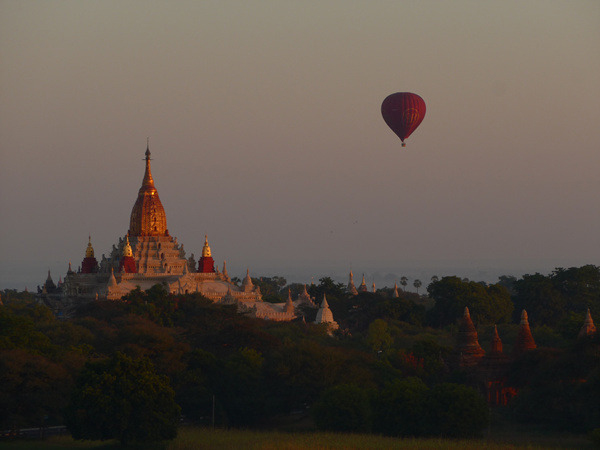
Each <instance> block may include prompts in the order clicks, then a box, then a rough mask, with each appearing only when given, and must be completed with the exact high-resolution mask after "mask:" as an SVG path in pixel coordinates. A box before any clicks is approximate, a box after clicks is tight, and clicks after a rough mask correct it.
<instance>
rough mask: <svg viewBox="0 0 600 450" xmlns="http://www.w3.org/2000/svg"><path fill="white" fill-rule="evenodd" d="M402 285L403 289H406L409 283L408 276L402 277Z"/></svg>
mask: <svg viewBox="0 0 600 450" xmlns="http://www.w3.org/2000/svg"><path fill="white" fill-rule="evenodd" d="M400 285H401V286H402V290H403V291H406V286H407V285H408V278H406V277H402V278H400Z"/></svg>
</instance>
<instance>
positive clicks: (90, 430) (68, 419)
mask: <svg viewBox="0 0 600 450" xmlns="http://www.w3.org/2000/svg"><path fill="white" fill-rule="evenodd" d="M174 397H175V396H174V392H173V389H171V387H170V385H169V380H168V378H167V377H165V376H160V375H157V374H156V372H155V371H154V368H153V367H152V365H151V364H150V362H149V361H148V360H147V359H132V358H129V357H127V356H125V355H123V354H122V353H117V354H115V356H113V357H112V358H111V359H110V360H108V361H102V362H98V363H89V364H86V366H85V369H84V370H83V372H82V373H81V375H80V376H79V378H78V380H77V385H76V387H75V389H74V391H73V395H72V397H71V401H70V403H69V405H68V407H67V409H66V411H65V423H66V425H67V427H68V429H69V431H70V432H71V434H72V435H73V437H74V438H75V439H92V440H105V439H118V440H119V441H120V442H121V444H124V445H127V444H131V443H137V442H140V443H143V442H153V441H162V440H168V439H173V438H174V437H175V436H176V434H177V425H178V422H179V414H180V408H179V406H177V404H176V403H175V399H174Z"/></svg>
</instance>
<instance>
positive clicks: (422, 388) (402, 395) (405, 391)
mask: <svg viewBox="0 0 600 450" xmlns="http://www.w3.org/2000/svg"><path fill="white" fill-rule="evenodd" d="M428 391H429V388H428V387H427V386H426V385H425V383H423V381H421V380H420V379H419V378H414V377H411V378H405V379H403V380H395V381H393V382H392V383H390V384H388V385H387V386H386V387H385V388H384V389H382V390H381V392H380V393H379V395H378V396H377V400H376V402H375V414H374V421H373V430H374V431H375V432H378V433H382V434H385V435H388V436H420V435H422V434H424V433H425V431H426V429H425V427H424V421H425V412H426V402H427V394H428Z"/></svg>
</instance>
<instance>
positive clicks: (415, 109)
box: [381, 92, 426, 146]
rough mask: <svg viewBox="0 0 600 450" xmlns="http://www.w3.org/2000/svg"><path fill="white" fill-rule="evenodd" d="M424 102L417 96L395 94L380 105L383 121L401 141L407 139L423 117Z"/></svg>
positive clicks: (404, 93)
mask: <svg viewBox="0 0 600 450" xmlns="http://www.w3.org/2000/svg"><path fill="white" fill-rule="evenodd" d="M425 110H426V108H425V102H424V101H423V99H422V98H421V97H419V96H418V95H417V94H411V93H410V92H396V93H395V94H391V95H388V96H387V97H386V98H385V100H384V101H383V103H382V104H381V115H382V116H383V120H385V123H387V124H388V126H389V127H390V128H391V129H392V131H393V132H394V133H396V135H398V137H399V138H400V140H401V141H402V146H404V145H405V144H404V139H406V138H407V137H409V136H410V135H411V134H412V132H413V131H415V129H416V128H417V127H418V126H419V125H420V123H421V122H422V121H423V118H424V117H425Z"/></svg>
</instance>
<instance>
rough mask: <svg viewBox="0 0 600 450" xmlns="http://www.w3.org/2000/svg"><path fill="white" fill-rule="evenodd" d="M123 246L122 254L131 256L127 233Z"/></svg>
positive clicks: (131, 251)
mask: <svg viewBox="0 0 600 450" xmlns="http://www.w3.org/2000/svg"><path fill="white" fill-rule="evenodd" d="M126 239H127V240H126V242H125V246H124V247H123V256H129V257H131V256H133V250H132V249H131V244H130V243H129V234H127V237H126Z"/></svg>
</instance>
